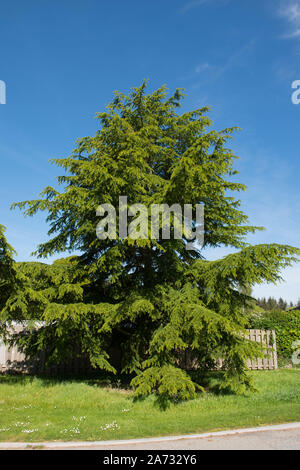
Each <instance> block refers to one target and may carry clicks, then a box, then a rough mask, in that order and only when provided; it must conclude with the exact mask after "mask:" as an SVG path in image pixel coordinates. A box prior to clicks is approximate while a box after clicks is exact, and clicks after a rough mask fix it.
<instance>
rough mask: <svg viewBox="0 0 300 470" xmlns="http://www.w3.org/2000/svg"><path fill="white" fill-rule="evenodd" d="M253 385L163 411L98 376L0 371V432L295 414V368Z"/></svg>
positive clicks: (75, 434)
mask: <svg viewBox="0 0 300 470" xmlns="http://www.w3.org/2000/svg"><path fill="white" fill-rule="evenodd" d="M251 374H252V375H253V377H254V380H255V384H256V386H257V387H258V389H259V392H258V393H249V394H247V395H245V396H235V395H216V394H213V393H211V392H208V393H205V394H199V396H198V398H196V399H195V400H192V401H189V402H183V403H179V404H176V405H173V404H172V405H171V406H170V407H169V408H168V409H167V410H165V411H162V410H161V409H159V408H158V407H157V406H156V405H155V400H154V397H149V398H147V399H146V400H145V401H134V400H133V396H132V392H131V391H126V390H122V389H119V390H118V389H113V388H108V387H106V388H105V387H103V385H102V386H101V385H100V384H99V383H97V381H96V380H73V381H71V380H64V381H59V380H50V379H48V380H47V379H41V378H35V377H19V376H0V440H1V441H27V442H37V441H44V440H47V441H48V440H49V441H50V440H62V441H69V440H76V441H77V440H110V439H127V438H141V437H151V436H165V435H172V434H173V435H174V434H190V433H200V432H205V431H217V430H222V429H229V428H237V427H249V426H260V425H266V424H276V423H277V424H278V423H284V422H293V421H300V371H298V370H278V371H261V372H252V373H251Z"/></svg>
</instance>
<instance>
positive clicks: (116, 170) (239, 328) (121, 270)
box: [2, 83, 299, 399]
mask: <svg viewBox="0 0 300 470" xmlns="http://www.w3.org/2000/svg"><path fill="white" fill-rule="evenodd" d="M145 89H146V84H145V83H144V84H142V86H141V87H139V88H134V89H133V91H132V92H131V93H130V95H129V96H125V95H123V94H121V93H119V92H117V93H116V94H115V98H114V100H113V102H112V103H111V104H110V105H109V106H108V107H107V111H106V112H103V113H99V114H98V118H99V121H100V128H99V131H98V132H97V133H96V135H95V136H94V137H86V138H83V139H80V140H79V141H78V143H77V147H76V149H75V150H74V152H73V153H72V155H71V156H69V157H67V158H63V159H57V160H55V163H56V164H57V165H58V166H60V167H61V168H62V169H63V170H64V172H65V174H64V175H62V176H60V177H59V178H58V182H59V183H60V185H61V188H62V189H61V191H60V192H59V191H58V190H56V189H55V188H52V187H47V188H46V189H45V190H44V191H43V192H42V193H41V196H40V198H39V199H37V200H33V201H25V202H21V203H18V204H15V206H18V207H19V208H21V209H23V210H24V213H25V215H29V216H32V215H34V214H36V213H37V212H38V211H46V213H47V221H48V222H49V224H50V230H49V236H50V239H49V241H47V242H46V243H44V244H41V245H40V246H39V247H38V248H37V252H36V253H37V255H38V256H39V257H47V256H48V255H53V254H56V253H61V252H65V251H69V252H72V251H73V250H78V251H79V252H80V255H79V256H77V257H72V258H70V259H68V260H63V261H61V262H59V263H54V265H52V266H51V267H49V266H47V267H46V266H45V265H42V264H36V263H35V264H25V265H21V266H19V267H18V269H19V271H20V272H22V273H23V275H24V276H25V278H26V282H27V283H29V284H30V289H29V292H30V293H31V298H32V296H33V293H35V299H34V300H35V304H34V305H33V304H30V303H29V301H28V300H27V299H26V298H24V295H23V292H24V291H20V297H19V298H18V299H17V300H16V299H15V300H13V299H10V300H9V303H8V306H6V308H4V309H3V310H2V319H3V320H5V322H6V323H5V324H6V325H8V324H9V323H10V322H11V321H13V320H15V319H16V318H17V319H18V320H20V319H21V318H23V319H24V320H25V319H28V318H31V319H32V318H33V317H34V318H36V319H37V320H42V321H44V322H45V323H46V324H45V325H44V327H43V328H40V329H39V330H36V331H35V332H33V333H32V334H31V335H28V336H26V337H24V335H23V336H22V338H21V339H20V341H22V346H23V347H24V348H25V351H27V352H28V353H29V354H31V355H32V354H34V352H35V351H38V350H40V349H42V348H45V349H46V350H47V354H48V358H49V359H50V360H51V359H53V360H56V361H58V360H64V359H65V358H66V357H67V356H68V355H70V354H71V353H72V350H73V351H78V348H79V349H80V350H81V351H82V352H84V353H87V354H88V355H89V357H90V360H91V362H92V363H93V365H95V366H98V367H100V368H102V369H105V370H108V371H115V370H116V367H120V368H121V369H122V370H123V371H125V372H130V373H134V374H135V375H136V377H135V378H134V379H133V382H132V384H133V385H134V386H135V387H136V394H137V395H140V396H144V395H147V394H149V393H151V392H152V391H155V392H158V394H160V395H161V396H162V397H168V398H169V397H172V398H174V399H182V398H189V397H193V396H195V391H196V386H195V384H194V383H193V382H192V381H191V379H190V377H189V376H188V375H187V374H186V372H184V371H183V370H181V369H180V368H179V367H178V366H176V359H178V358H179V357H180V351H183V350H186V349H190V350H192V351H193V354H194V355H195V357H197V358H198V361H199V363H200V365H201V367H202V368H203V369H207V368H212V367H214V365H215V364H216V360H217V359H218V358H220V357H222V358H223V359H224V368H225V369H226V372H225V374H224V381H223V386H224V387H225V388H229V389H231V390H234V391H236V392H239V391H243V390H245V388H246V387H251V381H250V380H249V377H248V375H247V373H246V372H247V369H246V365H245V361H246V359H247V358H249V357H253V355H256V354H257V347H256V345H253V344H252V343H251V342H249V341H247V340H246V339H244V337H243V332H244V328H245V326H246V318H245V315H244V313H243V312H244V311H243V308H244V306H245V303H246V302H247V300H249V296H248V295H247V293H245V292H246V289H248V288H249V287H251V286H252V285H253V284H255V283H261V282H265V281H268V282H276V281H278V280H279V279H280V277H279V272H280V269H281V268H283V267H286V266H288V265H290V264H291V263H292V262H293V261H295V260H296V258H297V255H298V254H299V250H297V249H296V248H293V247H289V246H281V245H277V244H274V245H259V246H248V245H247V244H246V243H245V237H246V235H247V233H249V232H254V231H255V230H256V228H255V227H252V226H249V225H248V218H247V216H246V215H245V214H244V213H243V212H242V211H241V209H240V201H239V200H238V199H236V197H235V196H236V194H237V192H238V191H243V190H245V189H246V188H245V186H244V185H242V184H240V183H237V182H234V181H233V180H234V176H235V174H236V171H234V169H233V163H234V159H235V158H236V157H235V155H234V154H233V152H232V151H231V150H230V149H228V148H227V146H226V145H227V141H228V139H230V138H231V137H232V134H233V131H234V129H225V130H223V131H220V132H217V131H215V130H212V129H211V128H210V127H211V122H210V120H209V119H208V117H207V116H206V112H207V108H202V109H197V110H195V111H191V112H187V113H183V114H178V113H177V111H176V110H177V108H178V107H179V106H180V101H181V99H182V96H183V95H182V92H181V91H180V90H177V91H176V92H175V94H174V95H173V96H171V97H170V98H167V97H166V90H165V88H164V87H162V88H160V89H159V90H157V91H155V92H153V93H152V94H146V91H145ZM121 195H127V196H128V204H129V205H132V204H134V203H142V204H144V205H145V206H146V207H147V208H148V209H149V210H150V205H151V204H153V203H156V204H161V203H166V204H169V205H170V206H171V205H172V204H173V203H177V204H180V205H181V206H183V204H187V203H190V204H192V205H193V208H194V209H195V207H196V204H205V246H204V248H205V247H216V246H221V245H223V246H232V247H235V248H238V249H240V251H239V252H238V253H235V254H232V255H229V256H226V257H225V258H224V259H221V260H218V261H213V262H209V261H207V260H205V259H204V254H203V250H202V251H201V249H200V247H199V249H196V248H195V250H193V251H188V250H186V249H185V244H186V240H185V238H184V237H183V238H182V239H180V240H178V239H174V238H172V237H171V239H170V240H165V239H163V238H162V237H161V236H160V237H159V238H158V239H157V240H152V239H146V240H145V239H138V240H136V241H133V240H132V239H130V238H128V237H125V238H121V237H117V239H116V240H110V239H108V238H107V239H105V240H99V239H98V238H97V237H96V233H95V231H96V225H97V223H98V220H97V218H96V208H97V206H98V205H99V204H103V203H111V204H113V205H114V206H115V207H118V199H119V196H121ZM172 229H174V227H173V228H172ZM28 295H29V294H28ZM16 341H18V339H17V338H16ZM115 344H117V345H118V349H119V351H120V352H121V364H120V365H115V364H113V361H112V358H111V357H110V348H111V347H113V346H114V345H115Z"/></svg>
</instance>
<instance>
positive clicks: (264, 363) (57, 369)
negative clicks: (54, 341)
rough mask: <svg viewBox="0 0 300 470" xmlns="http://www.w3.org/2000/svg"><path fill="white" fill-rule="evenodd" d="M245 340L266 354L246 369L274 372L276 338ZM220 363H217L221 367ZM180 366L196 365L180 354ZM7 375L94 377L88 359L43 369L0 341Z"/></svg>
mask: <svg viewBox="0 0 300 470" xmlns="http://www.w3.org/2000/svg"><path fill="white" fill-rule="evenodd" d="M248 338H249V339H250V340H252V341H256V342H258V343H260V344H262V346H263V349H264V352H265V353H266V354H268V356H267V357H266V358H262V359H261V358H257V359H255V360H249V361H248V362H247V366H248V367H249V369H252V370H271V369H277V367H278V366H277V351H276V335H275V331H274V330H272V331H270V330H248ZM113 355H114V356H115V357H116V356H119V351H114V352H113ZM221 365H222V361H221V360H220V361H219V366H220V367H221ZM180 366H181V367H182V368H184V369H197V361H196V360H195V359H192V357H191V355H190V354H189V353H187V352H185V353H183V357H182V360H180ZM8 371H19V372H23V373H25V372H30V373H35V374H46V375H50V376H56V375H63V374H72V375H73V374H75V375H76V374H80V375H84V374H89V373H93V372H94V373H95V369H93V368H92V367H91V365H90V363H89V361H88V359H86V358H83V357H79V358H74V359H72V360H69V361H68V362H67V363H64V364H54V365H53V366H51V367H45V361H44V357H43V354H42V355H41V357H40V358H39V360H36V361H34V362H29V361H27V360H26V358H25V356H24V354H22V353H20V352H19V351H18V349H17V347H16V346H14V347H12V348H9V347H8V346H6V345H5V344H4V343H3V342H1V341H0V373H1V372H8Z"/></svg>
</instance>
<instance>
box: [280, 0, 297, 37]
mask: <svg viewBox="0 0 300 470" xmlns="http://www.w3.org/2000/svg"><path fill="white" fill-rule="evenodd" d="M278 14H279V16H280V17H281V18H284V19H285V20H286V21H287V22H288V24H289V32H288V33H287V34H285V36H284V37H285V38H297V37H300V0H291V1H289V2H287V1H286V0H285V1H282V2H281V6H280V8H279V11H278Z"/></svg>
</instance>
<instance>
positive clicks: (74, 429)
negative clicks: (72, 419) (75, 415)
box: [60, 426, 80, 434]
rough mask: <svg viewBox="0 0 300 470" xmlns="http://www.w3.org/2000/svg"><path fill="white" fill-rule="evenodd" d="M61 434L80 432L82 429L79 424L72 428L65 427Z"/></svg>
mask: <svg viewBox="0 0 300 470" xmlns="http://www.w3.org/2000/svg"><path fill="white" fill-rule="evenodd" d="M60 432H61V434H69V433H70V434H80V430H79V428H78V426H76V427H74V428H70V429H67V428H66V429H63V430H62V431H60Z"/></svg>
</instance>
